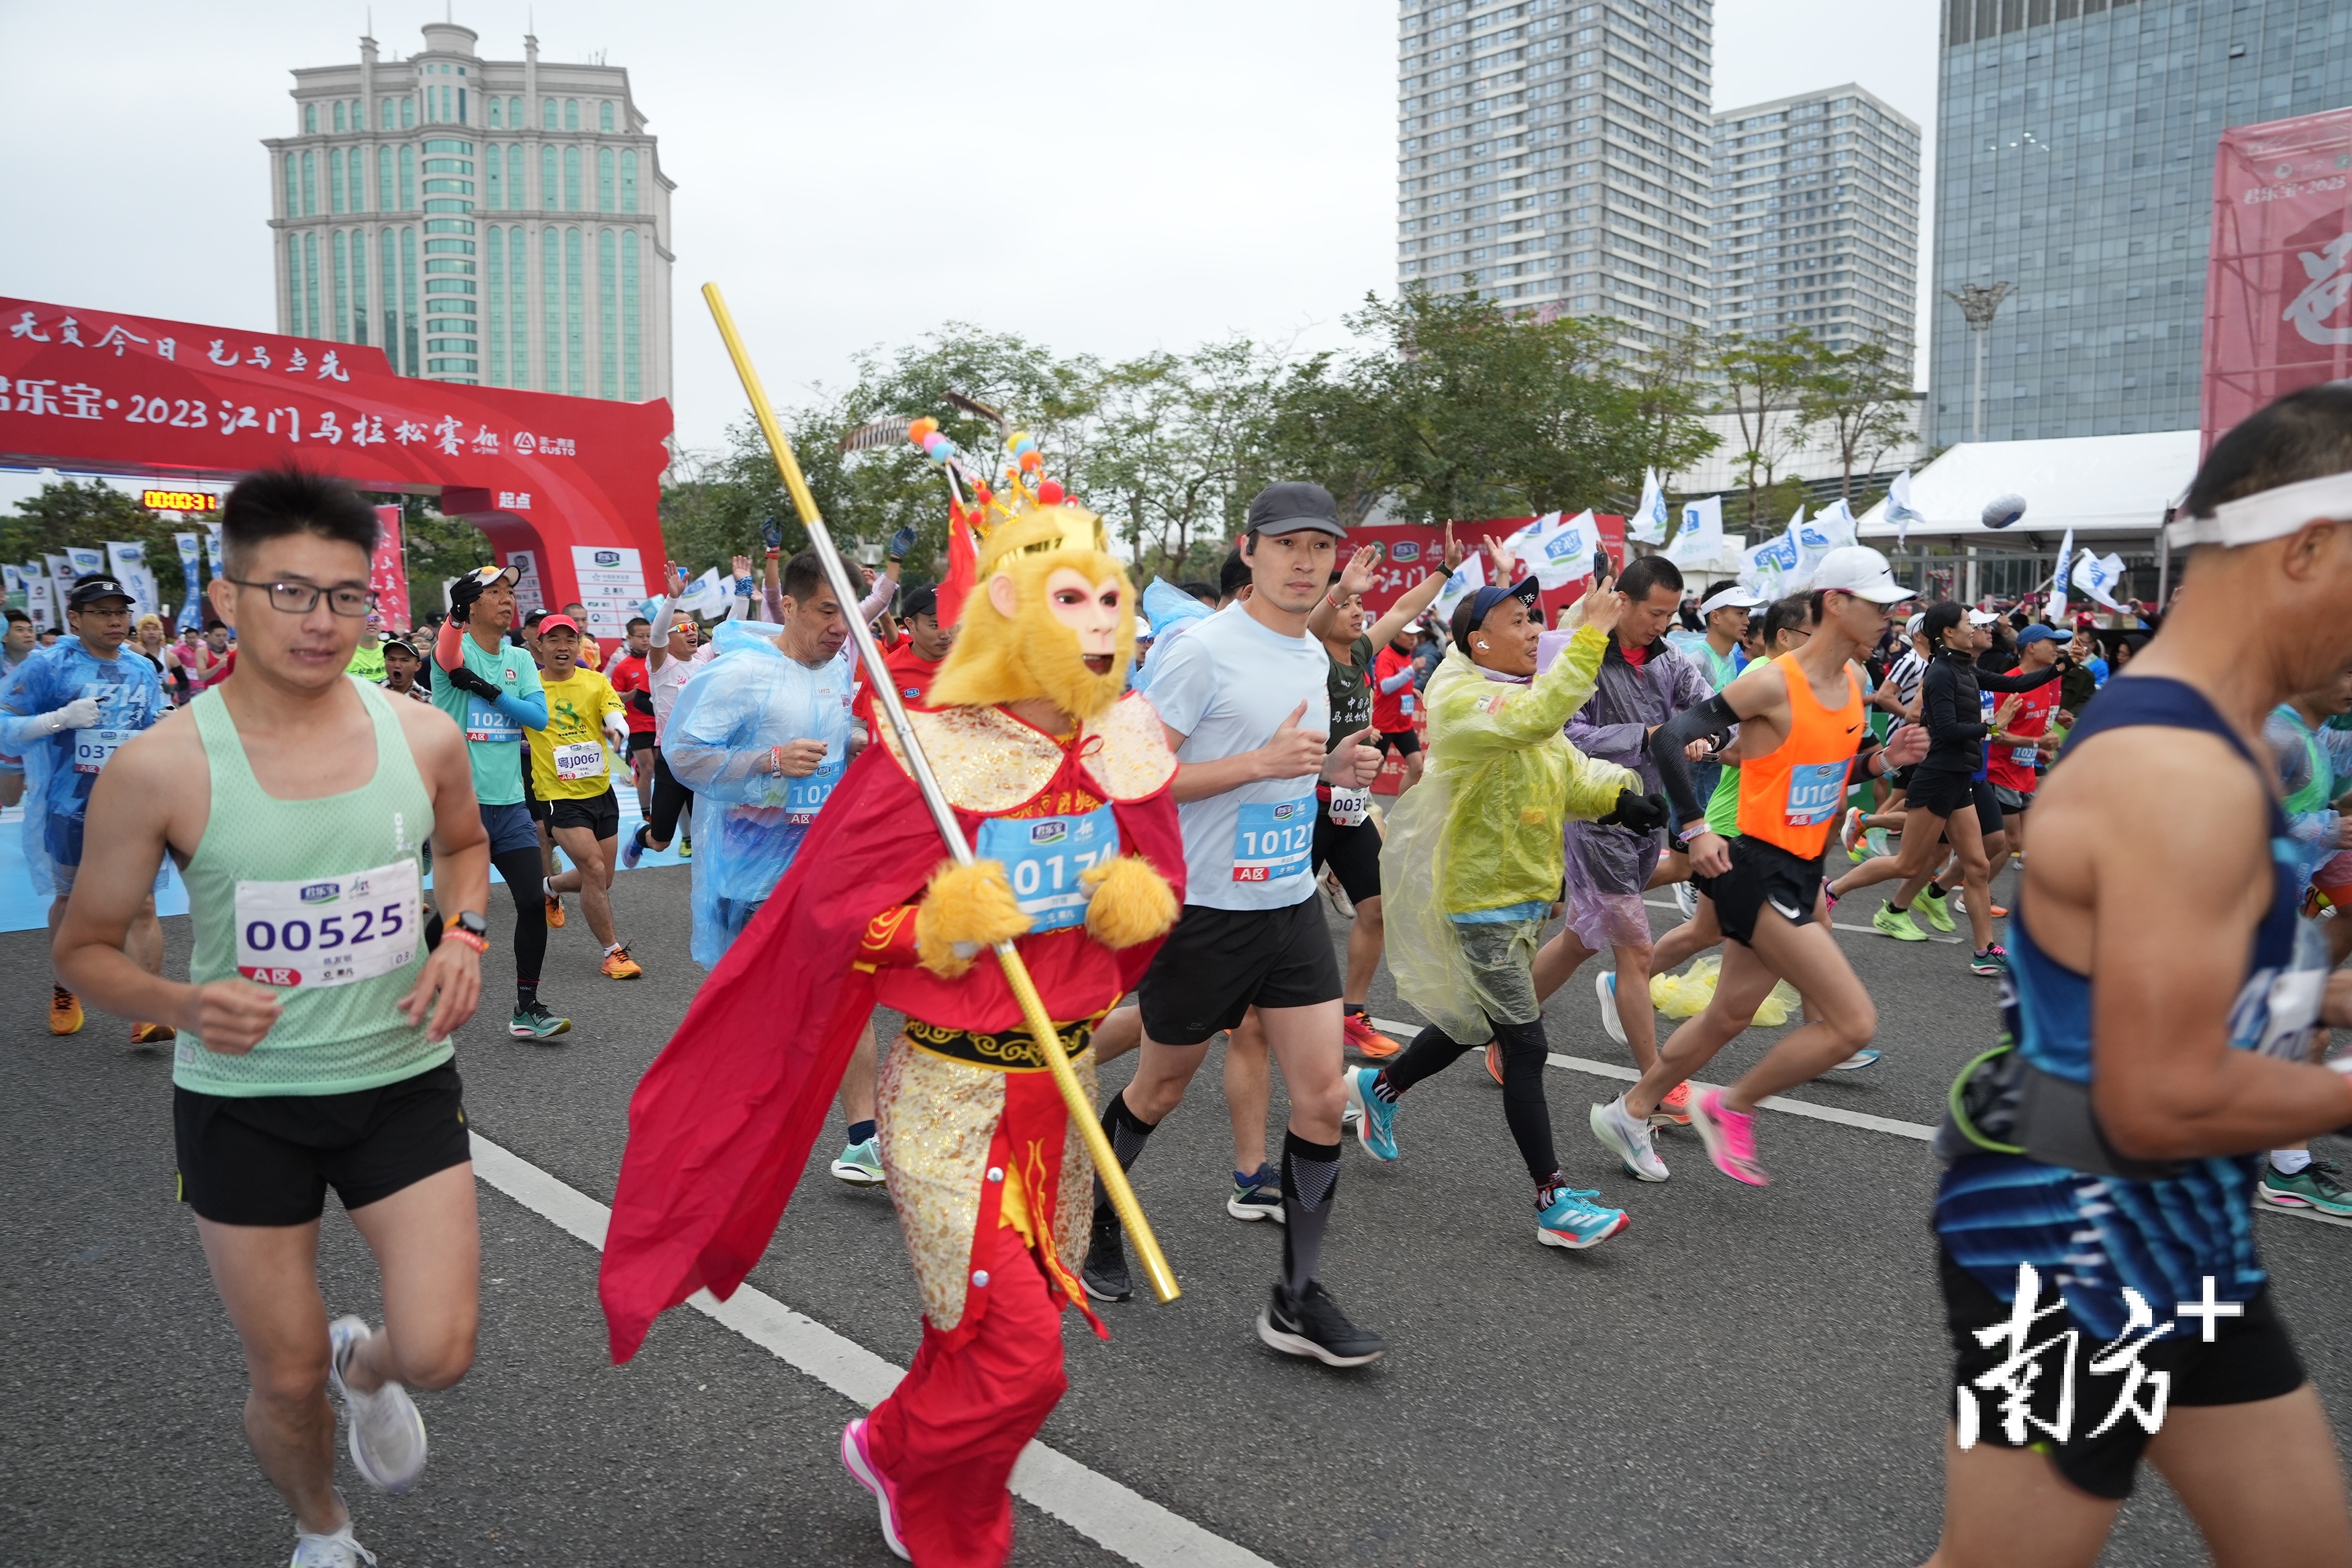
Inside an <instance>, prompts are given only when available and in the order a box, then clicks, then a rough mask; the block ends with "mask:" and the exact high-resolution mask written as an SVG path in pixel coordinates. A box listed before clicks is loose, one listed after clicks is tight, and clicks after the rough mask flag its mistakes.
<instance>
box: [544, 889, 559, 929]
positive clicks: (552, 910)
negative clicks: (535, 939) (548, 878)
mask: <svg viewBox="0 0 2352 1568" xmlns="http://www.w3.org/2000/svg"><path fill="white" fill-rule="evenodd" d="M547 924H548V928H549V929H550V930H551V931H562V929H563V900H562V899H559V898H557V897H556V896H555V895H554V894H553V893H550V894H548V895H547Z"/></svg>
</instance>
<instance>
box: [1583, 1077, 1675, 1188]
mask: <svg viewBox="0 0 2352 1568" xmlns="http://www.w3.org/2000/svg"><path fill="white" fill-rule="evenodd" d="M1592 1135H1593V1136H1594V1137H1595V1138H1598V1139H1600V1140H1601V1147H1602V1148H1604V1149H1606V1150H1608V1151H1609V1152H1611V1153H1612V1154H1614V1155H1616V1156H1617V1158H1618V1159H1619V1160H1620V1161H1622V1162H1623V1163H1624V1166H1625V1173H1626V1174H1627V1175H1629V1176H1632V1177H1633V1178H1634V1179H1635V1180H1636V1181H1643V1182H1663V1181H1664V1180H1665V1179H1666V1163H1665V1162H1664V1160H1661V1159H1659V1158H1658V1152H1657V1151H1656V1150H1655V1149H1653V1148H1651V1147H1650V1124H1649V1122H1648V1121H1635V1120H1634V1119H1633V1113H1632V1112H1631V1111H1629V1110H1626V1109H1625V1097H1624V1096H1623V1095H1622V1094H1621V1095H1619V1096H1618V1097H1617V1098H1616V1099H1614V1100H1611V1101H1610V1102H1609V1103H1608V1104H1606V1105H1596V1106H1594V1107H1593V1108H1592Z"/></svg>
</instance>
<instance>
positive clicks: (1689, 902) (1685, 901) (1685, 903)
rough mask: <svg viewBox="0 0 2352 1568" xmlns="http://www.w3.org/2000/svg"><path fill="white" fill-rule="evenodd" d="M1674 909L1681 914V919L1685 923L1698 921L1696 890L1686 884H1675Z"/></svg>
mask: <svg viewBox="0 0 2352 1568" xmlns="http://www.w3.org/2000/svg"><path fill="white" fill-rule="evenodd" d="M1675 908H1676V909H1678V910H1681V911H1682V912H1683V919H1685V920H1686V921H1695V920H1696V919H1698V889H1696V888H1694V887H1692V886H1691V885H1690V884H1689V883H1688V882H1676V883H1675Z"/></svg>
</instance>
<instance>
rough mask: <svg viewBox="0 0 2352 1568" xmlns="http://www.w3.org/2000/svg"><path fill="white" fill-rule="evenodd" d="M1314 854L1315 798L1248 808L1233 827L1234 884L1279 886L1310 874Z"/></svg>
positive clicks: (1246, 807) (1307, 797) (1246, 806)
mask: <svg viewBox="0 0 2352 1568" xmlns="http://www.w3.org/2000/svg"><path fill="white" fill-rule="evenodd" d="M1314 852H1315V797H1314V796H1313V795H1301V796H1299V797H1298V798H1297V800H1282V801H1275V802H1272V803H1270V804H1256V805H1244V806H1243V807H1242V808H1241V820H1240V822H1238V823H1237V824H1235V825H1234V881H1236V882H1277V881H1280V880H1281V879H1283V878H1285V877H1303V876H1305V875H1306V874H1307V858H1308V857H1310V856H1311V855H1313V854H1314Z"/></svg>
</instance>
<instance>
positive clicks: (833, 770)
mask: <svg viewBox="0 0 2352 1568" xmlns="http://www.w3.org/2000/svg"><path fill="white" fill-rule="evenodd" d="M848 767H849V764H848V763H841V762H834V763H818V764H817V769H816V772H814V773H811V774H809V776H808V777H806V778H804V779H786V780H785V781H784V825H785V826H788V827H806V826H808V825H809V824H810V823H812V822H814V821H815V820H816V814H817V813H818V812H820V811H822V810H824V803H825V798H826V797H827V796H828V795H832V794H833V786H834V785H835V784H839V783H840V782H841V775H842V774H843V773H845V772H846V771H847V769H848Z"/></svg>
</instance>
